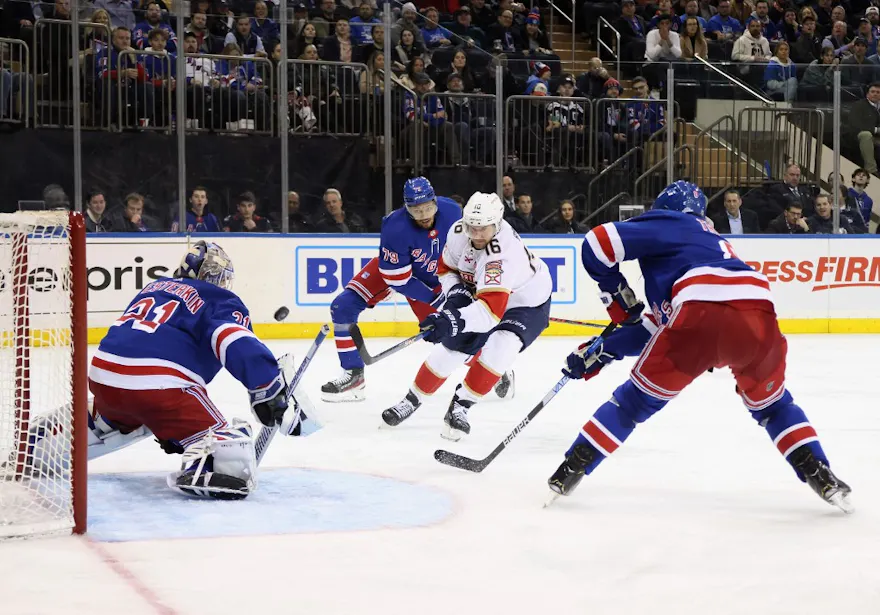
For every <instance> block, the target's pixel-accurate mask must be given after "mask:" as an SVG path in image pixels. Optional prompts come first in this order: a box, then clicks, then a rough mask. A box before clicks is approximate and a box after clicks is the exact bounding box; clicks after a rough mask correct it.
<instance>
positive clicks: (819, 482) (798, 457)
mask: <svg viewBox="0 0 880 615" xmlns="http://www.w3.org/2000/svg"><path fill="white" fill-rule="evenodd" d="M791 465H793V466H794V468H795V470H797V471H798V472H800V473H801V474H803V476H804V478H805V479H806V480H807V484H808V485H809V486H810V487H811V488H812V489H813V491H815V492H816V493H817V494H819V497H820V498H822V499H823V500H825V501H826V502H828V503H829V504H831V505H832V506H836V507H837V508H839V509H840V510H842V511H843V512H845V513H851V512H853V511H854V510H855V508H854V507H853V505H852V504H851V503H850V501H849V494H850V492H852V489H850V487H849V485H847V484H846V483H845V482H843V481H842V480H840V479H839V478H837V477H836V476H835V475H834V472H832V471H831V468H829V467H828V466H826V465H825V464H824V463H823V462H821V461H819V460H818V459H816V458H815V457H814V456H813V453H812V452H810V449H809V448H808V447H806V446H801V447H800V448H798V449H797V450H795V451H794V452H793V453H792V454H791Z"/></svg>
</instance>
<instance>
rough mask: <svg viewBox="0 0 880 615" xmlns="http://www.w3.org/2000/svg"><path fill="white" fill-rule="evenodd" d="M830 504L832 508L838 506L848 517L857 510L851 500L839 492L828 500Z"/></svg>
mask: <svg viewBox="0 0 880 615" xmlns="http://www.w3.org/2000/svg"><path fill="white" fill-rule="evenodd" d="M828 503H829V504H831V505H832V506H837V508H839V509H840V510H842V511H843V512H845V513H846V514H848V515H850V514H852V513H854V512H855V510H856V508H855V506H853V505H852V502H850V501H849V498H848V497H847V496H846V495H844V494H843V493H840V492H839V491H838V492H837V493H835V494H834V495H832V496H831V497H830V498H828Z"/></svg>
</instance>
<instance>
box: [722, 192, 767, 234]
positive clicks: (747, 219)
mask: <svg viewBox="0 0 880 615" xmlns="http://www.w3.org/2000/svg"><path fill="white" fill-rule="evenodd" d="M712 223H713V224H714V226H715V230H716V231H718V232H719V233H721V234H722V235H752V234H754V233H759V232H760V228H759V227H758V214H756V213H755V212H753V211H749V210H748V209H743V208H742V198H741V197H740V195H739V191H738V190H728V191H727V192H725V193H724V213H723V214H721V215H717V216H712Z"/></svg>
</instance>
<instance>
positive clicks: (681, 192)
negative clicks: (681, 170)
mask: <svg viewBox="0 0 880 615" xmlns="http://www.w3.org/2000/svg"><path fill="white" fill-rule="evenodd" d="M651 208H652V209H668V210H669V211H680V212H682V213H685V214H694V215H695V216H698V217H700V218H703V217H705V216H706V195H705V194H703V191H702V190H701V189H700V187H699V186H698V185H696V184H692V183H691V182H686V181H684V180H683V179H680V180H678V181H677V182H673V183H671V184H669V185H668V186H666V188H665V189H664V190H663V192H661V193H660V194H659V195H657V198H656V199H655V200H654V205H653V206H652V207H651Z"/></svg>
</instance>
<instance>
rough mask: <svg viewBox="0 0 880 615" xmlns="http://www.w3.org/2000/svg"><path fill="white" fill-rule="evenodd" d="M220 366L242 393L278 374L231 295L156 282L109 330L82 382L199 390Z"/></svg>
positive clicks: (179, 282)
mask: <svg viewBox="0 0 880 615" xmlns="http://www.w3.org/2000/svg"><path fill="white" fill-rule="evenodd" d="M222 367H225V368H226V369H227V370H229V372H230V373H231V374H232V375H233V376H234V377H235V378H236V379H237V380H238V381H239V382H241V383H242V384H243V385H244V386H246V387H247V388H248V389H249V390H255V389H260V388H262V387H263V386H265V385H267V384H269V383H271V382H272V380H273V379H275V377H277V376H278V363H277V361H276V360H275V357H274V356H273V355H272V353H271V352H270V351H269V349H268V348H267V347H266V345H265V344H263V343H262V342H261V341H260V340H259V339H257V337H256V336H255V335H254V334H253V330H252V329H251V320H250V316H249V314H248V310H247V308H246V307H245V306H244V303H242V301H241V299H239V298H238V296H236V295H235V294H234V293H232V292H230V291H228V290H225V289H223V288H220V287H218V286H215V285H213V284H209V283H208V282H203V281H201V280H190V279H171V278H160V279H158V280H156V281H155V282H151V283H150V284H148V285H147V286H146V287H144V289H143V290H142V291H141V292H139V293H138V294H137V295H136V296H135V298H134V299H133V300H132V302H131V304H129V306H128V308H127V309H126V310H125V312H124V313H123V314H122V316H120V317H119V319H118V320H117V321H116V322H115V323H113V325H112V326H111V327H110V330H109V331H108V332H107V335H106V336H105V337H104V339H103V340H101V344H100V346H98V350H97V352H96V353H95V356H94V358H93V359H92V365H91V369H90V370H89V379H90V380H92V381H94V382H98V383H101V384H104V385H107V386H111V387H115V388H119V389H127V390H134V391H138V390H154V389H173V388H186V387H190V386H195V385H200V386H203V387H204V386H205V385H207V384H208V383H209V382H211V380H213V379H214V376H216V375H217V372H219V371H220V368H222Z"/></svg>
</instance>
